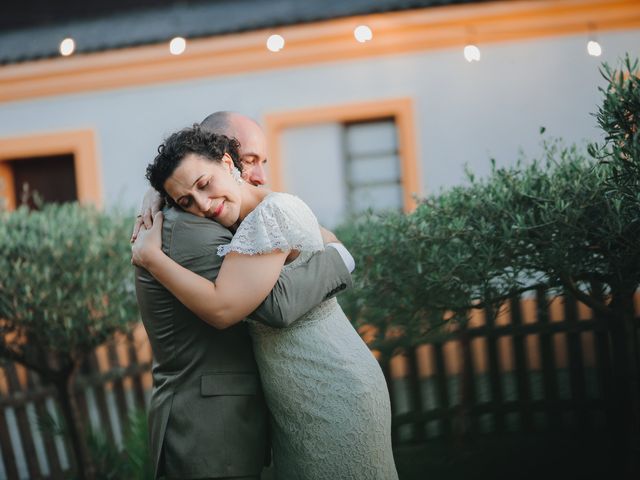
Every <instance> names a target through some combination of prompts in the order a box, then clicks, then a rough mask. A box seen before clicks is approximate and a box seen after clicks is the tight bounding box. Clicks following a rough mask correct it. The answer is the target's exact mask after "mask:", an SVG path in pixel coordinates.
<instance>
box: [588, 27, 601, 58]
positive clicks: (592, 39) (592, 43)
mask: <svg viewBox="0 0 640 480" xmlns="http://www.w3.org/2000/svg"><path fill="white" fill-rule="evenodd" d="M587 28H588V29H589V41H588V42H587V53H588V54H589V55H591V56H592V57H599V56H600V55H602V47H601V46H600V44H599V43H598V40H597V39H596V24H595V23H593V22H589V24H588V26H587Z"/></svg>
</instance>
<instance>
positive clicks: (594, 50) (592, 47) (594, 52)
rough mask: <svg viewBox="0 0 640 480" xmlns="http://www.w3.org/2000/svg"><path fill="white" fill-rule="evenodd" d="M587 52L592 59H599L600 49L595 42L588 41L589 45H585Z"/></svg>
mask: <svg viewBox="0 0 640 480" xmlns="http://www.w3.org/2000/svg"><path fill="white" fill-rule="evenodd" d="M587 52H589V55H591V56H592V57H599V56H600V55H602V47H601V46H600V44H599V43H598V42H596V41H595V40H589V43H587Z"/></svg>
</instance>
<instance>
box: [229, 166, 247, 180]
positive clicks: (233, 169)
mask: <svg viewBox="0 0 640 480" xmlns="http://www.w3.org/2000/svg"><path fill="white" fill-rule="evenodd" d="M231 176H232V177H233V179H234V180H235V181H236V183H237V184H238V185H242V184H243V183H244V180H243V178H242V174H241V173H240V170H238V167H236V166H233V167H231Z"/></svg>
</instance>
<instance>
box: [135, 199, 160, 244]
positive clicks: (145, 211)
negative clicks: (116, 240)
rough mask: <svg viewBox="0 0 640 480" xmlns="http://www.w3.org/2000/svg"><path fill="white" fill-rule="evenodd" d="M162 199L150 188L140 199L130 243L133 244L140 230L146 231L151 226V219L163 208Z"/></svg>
mask: <svg viewBox="0 0 640 480" xmlns="http://www.w3.org/2000/svg"><path fill="white" fill-rule="evenodd" d="M163 203H164V202H163V201H162V197H161V196H160V194H159V193H158V192H157V191H156V190H154V189H153V188H150V189H149V190H147V192H146V193H145V194H144V197H143V198H142V205H141V206H140V214H139V215H138V216H137V217H136V223H134V224H133V233H131V243H133V242H135V240H136V237H137V236H138V233H139V232H140V228H142V227H144V228H146V229H147V230H148V229H150V228H151V227H152V225H153V217H154V216H155V214H156V213H158V212H159V211H160V210H161V209H162V206H163Z"/></svg>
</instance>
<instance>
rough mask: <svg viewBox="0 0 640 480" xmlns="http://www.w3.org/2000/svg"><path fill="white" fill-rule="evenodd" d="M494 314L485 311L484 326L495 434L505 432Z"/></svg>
mask: <svg viewBox="0 0 640 480" xmlns="http://www.w3.org/2000/svg"><path fill="white" fill-rule="evenodd" d="M495 322H496V320H495V313H494V311H493V309H492V308H486V309H485V325H486V328H487V356H488V359H489V361H488V363H487V366H488V368H489V372H488V373H489V384H490V386H491V403H492V404H493V406H494V409H493V418H494V429H495V431H496V432H497V433H502V432H504V430H505V421H504V411H503V410H502V408H501V406H502V404H503V403H504V401H503V398H502V370H501V368H500V362H499V357H498V337H497V336H496V335H495V331H494V328H495Z"/></svg>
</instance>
